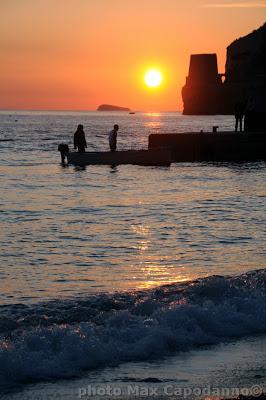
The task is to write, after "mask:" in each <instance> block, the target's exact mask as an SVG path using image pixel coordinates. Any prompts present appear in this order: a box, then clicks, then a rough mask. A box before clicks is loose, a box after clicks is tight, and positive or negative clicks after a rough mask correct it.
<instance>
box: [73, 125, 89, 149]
mask: <svg viewBox="0 0 266 400" xmlns="http://www.w3.org/2000/svg"><path fill="white" fill-rule="evenodd" d="M85 147H87V142H86V139H85V133H84V130H83V125H78V127H77V130H76V132H75V133H74V149H75V150H76V148H78V152H79V153H85Z"/></svg>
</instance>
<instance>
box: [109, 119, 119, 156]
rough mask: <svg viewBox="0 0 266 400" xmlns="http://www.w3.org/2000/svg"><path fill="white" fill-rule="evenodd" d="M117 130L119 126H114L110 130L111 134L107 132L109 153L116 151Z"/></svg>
mask: <svg viewBox="0 0 266 400" xmlns="http://www.w3.org/2000/svg"><path fill="white" fill-rule="evenodd" d="M118 129H119V126H118V125H117V124H115V125H114V129H112V130H111V132H109V146H110V150H111V151H116V143H117V132H118Z"/></svg>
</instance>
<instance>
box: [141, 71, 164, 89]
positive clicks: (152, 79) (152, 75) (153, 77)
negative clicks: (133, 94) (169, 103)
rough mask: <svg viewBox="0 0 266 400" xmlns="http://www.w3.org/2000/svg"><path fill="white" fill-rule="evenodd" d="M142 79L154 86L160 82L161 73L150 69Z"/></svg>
mask: <svg viewBox="0 0 266 400" xmlns="http://www.w3.org/2000/svg"><path fill="white" fill-rule="evenodd" d="M144 81H145V83H146V85H148V86H149V87H156V86H159V85H160V84H161V83H162V74H161V72H160V71H157V70H156V69H150V70H149V71H147V72H146V74H145V76H144Z"/></svg>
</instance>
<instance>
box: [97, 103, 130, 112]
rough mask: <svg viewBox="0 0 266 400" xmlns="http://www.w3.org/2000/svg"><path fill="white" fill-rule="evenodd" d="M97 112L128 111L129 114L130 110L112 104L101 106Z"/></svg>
mask: <svg viewBox="0 0 266 400" xmlns="http://www.w3.org/2000/svg"><path fill="white" fill-rule="evenodd" d="M97 111H127V112H129V111H130V108H127V107H118V106H113V105H111V104H101V105H100V106H99V107H98V108H97Z"/></svg>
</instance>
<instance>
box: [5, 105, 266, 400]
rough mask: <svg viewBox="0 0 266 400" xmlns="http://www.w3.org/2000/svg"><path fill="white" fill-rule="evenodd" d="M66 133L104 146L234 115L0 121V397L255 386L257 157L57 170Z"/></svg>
mask: <svg viewBox="0 0 266 400" xmlns="http://www.w3.org/2000/svg"><path fill="white" fill-rule="evenodd" d="M78 124H83V125H84V131H85V134H86V139H87V143H88V151H89V150H91V151H105V150H108V132H109V131H110V130H111V129H112V127H113V125H114V124H119V127H120V129H119V132H118V149H121V150H122V149H146V148H147V147H148V136H149V135H150V134H151V133H177V132H199V131H200V130H203V131H205V132H207V131H211V130H212V127H213V126H219V128H218V130H223V131H229V130H232V129H233V127H234V118H233V116H183V115H182V114H181V113H178V112H169V113H141V112H136V113H135V114H128V113H121V112H120V113H119V112H63V111H60V112H56V111H54V112H49V111H0V181H1V194H0V219H1V231H0V241H1V248H0V249H1V251H0V259H1V263H0V398H1V399H5V400H15V399H17V400H28V399H34V400H38V399H40V400H46V399H61V400H63V399H64V400H73V399H79V398H82V399H89V398H97V399H98V398H99V399H103V398H104V399H107V398H108V399H109V398H110V399H116V398H131V397H133V398H136V397H142V398H151V397H152V398H167V399H168V398H173V396H176V397H174V398H180V399H181V398H206V396H212V395H217V396H218V397H219V396H220V397H232V394H235V393H232V390H233V388H234V389H236V390H240V394H241V393H243V394H254V395H256V394H258V393H260V392H261V391H263V390H265V382H266V379H265V378H266V285H265V284H266V245H265V243H266V229H265V227H266V225H265V215H266V201H265V197H266V187H265V181H266V163H265V162H252V163H251V162H249V163H214V162H202V163H196V162H195V163H173V164H171V166H170V167H143V166H132V165H121V166H116V167H111V166H87V167H86V168H77V167H74V166H62V165H61V164H60V154H59V152H58V151H57V147H58V145H59V144H60V143H67V144H68V145H69V147H70V148H71V149H73V134H74V132H75V130H76V127H77V125H78ZM215 390H216V391H215ZM226 390H227V392H226ZM241 390H242V392H241ZM223 391H225V393H224V392H223ZM236 394H237V393H236ZM145 396H146V397H145ZM171 396H172V397H171Z"/></svg>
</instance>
